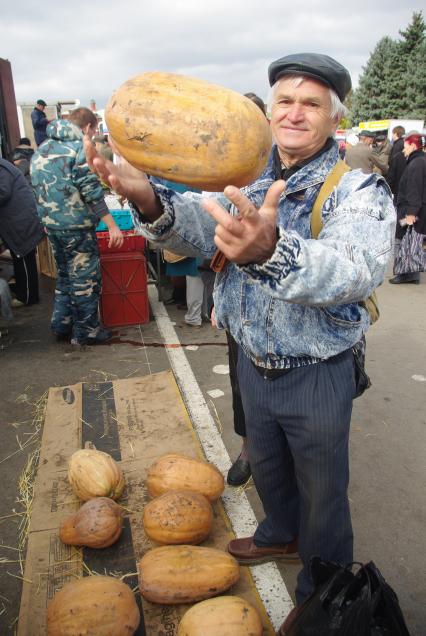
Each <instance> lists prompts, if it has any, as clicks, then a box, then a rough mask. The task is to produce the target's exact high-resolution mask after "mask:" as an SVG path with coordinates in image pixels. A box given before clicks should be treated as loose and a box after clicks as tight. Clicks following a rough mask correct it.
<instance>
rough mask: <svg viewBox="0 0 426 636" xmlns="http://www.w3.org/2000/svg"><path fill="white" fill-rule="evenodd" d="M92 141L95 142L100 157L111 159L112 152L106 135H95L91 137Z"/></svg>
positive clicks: (112, 157) (112, 156)
mask: <svg viewBox="0 0 426 636" xmlns="http://www.w3.org/2000/svg"><path fill="white" fill-rule="evenodd" d="M93 143H94V144H95V148H96V150H97V152H98V153H99V154H100V155H101V157H103V158H104V159H107V160H108V161H113V159H114V153H113V152H112V149H111V146H110V145H109V143H108V138H107V137H106V135H96V136H95V137H93Z"/></svg>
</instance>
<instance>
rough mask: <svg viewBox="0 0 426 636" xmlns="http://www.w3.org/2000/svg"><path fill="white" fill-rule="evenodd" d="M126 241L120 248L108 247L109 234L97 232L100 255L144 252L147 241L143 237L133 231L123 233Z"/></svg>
mask: <svg viewBox="0 0 426 636" xmlns="http://www.w3.org/2000/svg"><path fill="white" fill-rule="evenodd" d="M123 235H124V241H123V245H121V246H120V247H108V242H109V232H97V237H98V247H99V253H100V254H101V255H102V254H117V253H119V252H120V253H121V252H139V253H141V252H144V250H145V245H146V240H145V238H144V237H143V236H140V235H139V234H135V233H134V231H133V230H127V231H123Z"/></svg>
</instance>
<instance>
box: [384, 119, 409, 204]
mask: <svg viewBox="0 0 426 636" xmlns="http://www.w3.org/2000/svg"><path fill="white" fill-rule="evenodd" d="M404 135H405V128H404V127H403V126H395V128H393V129H392V141H393V144H392V149H391V152H390V155H389V170H388V172H387V175H386V181H387V182H388V183H389V186H390V189H391V190H392V193H393V195H394V202H395V204H396V201H397V198H398V188H399V182H400V181H401V177H402V173H403V172H404V170H405V168H406V167H407V159H406V157H405V155H404Z"/></svg>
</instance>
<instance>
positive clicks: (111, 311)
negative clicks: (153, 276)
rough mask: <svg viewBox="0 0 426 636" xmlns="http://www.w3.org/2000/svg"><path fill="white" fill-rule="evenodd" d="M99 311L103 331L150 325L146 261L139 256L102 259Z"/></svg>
mask: <svg viewBox="0 0 426 636" xmlns="http://www.w3.org/2000/svg"><path fill="white" fill-rule="evenodd" d="M101 273H102V292H101V298H100V311H101V316H102V322H103V324H104V325H105V326H106V327H124V326H126V325H140V324H144V323H147V322H149V302H148V283H147V272H146V259H145V258H144V256H143V255H142V254H129V253H128V254H111V255H109V256H101Z"/></svg>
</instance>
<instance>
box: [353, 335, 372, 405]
mask: <svg viewBox="0 0 426 636" xmlns="http://www.w3.org/2000/svg"><path fill="white" fill-rule="evenodd" d="M365 347H366V342H365V336H363V337H362V338H361V340H360V341H359V342H357V343H356V344H355V345H354V346H353V347H352V353H353V356H354V368H355V395H354V399H355V398H357V397H360V396H361V395H362V394H363V393H364V391H366V390H367V389H369V388H370V386H371V380H370V378H369V376H368V374H367V371H366V370H365Z"/></svg>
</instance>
